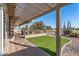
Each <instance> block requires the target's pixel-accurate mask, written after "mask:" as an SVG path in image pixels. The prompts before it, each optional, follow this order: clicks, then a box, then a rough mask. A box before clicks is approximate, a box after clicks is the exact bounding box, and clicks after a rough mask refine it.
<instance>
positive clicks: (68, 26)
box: [63, 21, 72, 34]
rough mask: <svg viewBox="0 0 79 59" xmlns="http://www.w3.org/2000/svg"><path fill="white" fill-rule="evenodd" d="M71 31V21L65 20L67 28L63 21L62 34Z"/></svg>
mask: <svg viewBox="0 0 79 59" xmlns="http://www.w3.org/2000/svg"><path fill="white" fill-rule="evenodd" d="M71 32H72V30H71V22H70V21H68V22H67V28H66V26H65V23H64V26H63V33H64V34H70V33H71Z"/></svg>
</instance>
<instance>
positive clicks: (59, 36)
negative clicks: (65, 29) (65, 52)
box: [56, 5, 61, 56]
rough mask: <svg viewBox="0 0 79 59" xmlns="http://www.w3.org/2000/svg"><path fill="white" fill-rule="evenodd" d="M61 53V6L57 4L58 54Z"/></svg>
mask: <svg viewBox="0 0 79 59" xmlns="http://www.w3.org/2000/svg"><path fill="white" fill-rule="evenodd" d="M60 54H61V35H60V7H59V5H57V6H56V55H57V56H60Z"/></svg>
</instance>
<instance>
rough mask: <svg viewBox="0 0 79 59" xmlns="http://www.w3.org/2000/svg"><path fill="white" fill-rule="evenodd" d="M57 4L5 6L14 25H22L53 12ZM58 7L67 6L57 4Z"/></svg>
mask: <svg viewBox="0 0 79 59" xmlns="http://www.w3.org/2000/svg"><path fill="white" fill-rule="evenodd" d="M57 5H58V3H16V4H7V6H8V12H9V18H11V17H14V18H15V20H16V22H15V25H22V24H24V23H26V22H30V21H32V20H33V19H35V18H37V17H39V16H42V15H44V14H47V13H48V12H50V11H54V10H55V9H56V6H57ZM59 5H60V7H62V6H64V5H67V4H59Z"/></svg>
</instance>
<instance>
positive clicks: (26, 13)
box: [4, 3, 68, 56]
mask: <svg viewBox="0 0 79 59" xmlns="http://www.w3.org/2000/svg"><path fill="white" fill-rule="evenodd" d="M66 5H68V4H66V3H65V4H59V3H56V4H54V3H16V4H14V3H11V4H10V3H9V4H5V5H4V13H5V14H4V15H5V17H4V25H5V27H6V28H4V29H7V32H6V30H5V31H4V33H6V34H5V39H6V40H5V41H4V43H5V47H6V46H7V44H9V43H10V41H11V40H16V41H17V40H18V41H19V40H20V39H19V38H17V39H15V38H16V35H15V32H14V29H15V28H16V26H21V25H23V24H25V23H27V24H28V23H29V22H31V21H32V20H34V19H35V18H38V17H40V16H43V15H45V14H47V13H49V12H51V11H56V55H57V56H60V55H61V33H60V9H61V8H62V7H64V6H66ZM29 30H30V29H29V27H28V35H29ZM18 37H19V36H18ZM21 40H22V39H21ZM12 43H16V42H12ZM16 44H17V43H16ZM15 49H16V48H15ZM5 52H6V48H5ZM45 54H46V53H45ZM46 55H48V54H46Z"/></svg>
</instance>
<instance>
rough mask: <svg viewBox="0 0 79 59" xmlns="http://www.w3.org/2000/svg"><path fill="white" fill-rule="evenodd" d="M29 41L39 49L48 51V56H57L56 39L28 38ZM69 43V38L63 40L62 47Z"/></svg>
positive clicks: (47, 37)
mask: <svg viewBox="0 0 79 59" xmlns="http://www.w3.org/2000/svg"><path fill="white" fill-rule="evenodd" d="M28 40H29V41H31V42H32V43H34V44H35V45H37V46H38V47H39V48H41V49H43V50H44V51H46V52H47V53H48V54H50V55H53V56H55V55H56V39H55V37H51V36H40V37H34V38H28ZM67 42H69V40H68V39H67V38H62V40H61V45H62V46H63V45H64V44H65V43H67Z"/></svg>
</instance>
